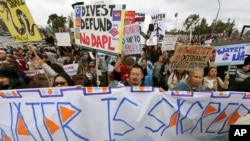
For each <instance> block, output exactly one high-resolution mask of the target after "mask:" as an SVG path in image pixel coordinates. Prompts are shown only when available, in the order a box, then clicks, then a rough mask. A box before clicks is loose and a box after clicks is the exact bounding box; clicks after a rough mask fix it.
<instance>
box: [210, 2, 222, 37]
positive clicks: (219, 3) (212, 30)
mask: <svg viewBox="0 0 250 141" xmlns="http://www.w3.org/2000/svg"><path fill="white" fill-rule="evenodd" d="M217 1H218V3H219V9H218V11H217V15H216V18H215V21H214V25H213V29H212V33H211V34H212V35H213V33H214V28H215V25H216V22H217V18H218V15H219V13H220V0H217Z"/></svg>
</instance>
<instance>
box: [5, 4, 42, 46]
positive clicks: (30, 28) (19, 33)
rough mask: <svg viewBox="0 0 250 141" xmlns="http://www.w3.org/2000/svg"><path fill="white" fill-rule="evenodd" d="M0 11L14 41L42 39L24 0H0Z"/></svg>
mask: <svg viewBox="0 0 250 141" xmlns="http://www.w3.org/2000/svg"><path fill="white" fill-rule="evenodd" d="M0 11H1V12H0V17H1V18H2V20H3V21H4V24H5V25H6V26H7V28H8V30H9V32H10V34H11V36H12V37H13V39H14V40H15V42H31V41H41V40H42V38H41V35H40V33H39V31H38V28H37V25H36V24H35V23H34V21H33V18H32V16H31V13H30V11H29V9H28V7H27V5H26V3H25V1H20V2H16V1H1V2H0Z"/></svg>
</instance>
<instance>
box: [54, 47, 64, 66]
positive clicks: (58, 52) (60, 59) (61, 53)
mask: <svg viewBox="0 0 250 141" xmlns="http://www.w3.org/2000/svg"><path fill="white" fill-rule="evenodd" d="M56 55H57V59H56V62H57V63H59V64H62V65H63V63H64V62H65V60H66V58H65V56H64V51H63V49H62V48H58V49H57V50H56Z"/></svg>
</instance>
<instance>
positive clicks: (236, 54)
mask: <svg viewBox="0 0 250 141" xmlns="http://www.w3.org/2000/svg"><path fill="white" fill-rule="evenodd" d="M215 48H216V56H215V65H216V66H229V65H240V64H244V60H245V57H246V52H247V47H246V44H234V45H226V46H216V47H215Z"/></svg>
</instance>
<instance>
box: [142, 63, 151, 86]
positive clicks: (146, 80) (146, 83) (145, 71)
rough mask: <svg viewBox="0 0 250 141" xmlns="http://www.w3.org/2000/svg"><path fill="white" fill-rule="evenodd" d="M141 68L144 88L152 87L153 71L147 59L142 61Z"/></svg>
mask: <svg viewBox="0 0 250 141" xmlns="http://www.w3.org/2000/svg"><path fill="white" fill-rule="evenodd" d="M140 65H141V67H142V69H143V76H144V77H143V84H144V86H152V70H151V69H150V68H149V66H148V65H147V59H142V62H141V64H140Z"/></svg>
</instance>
